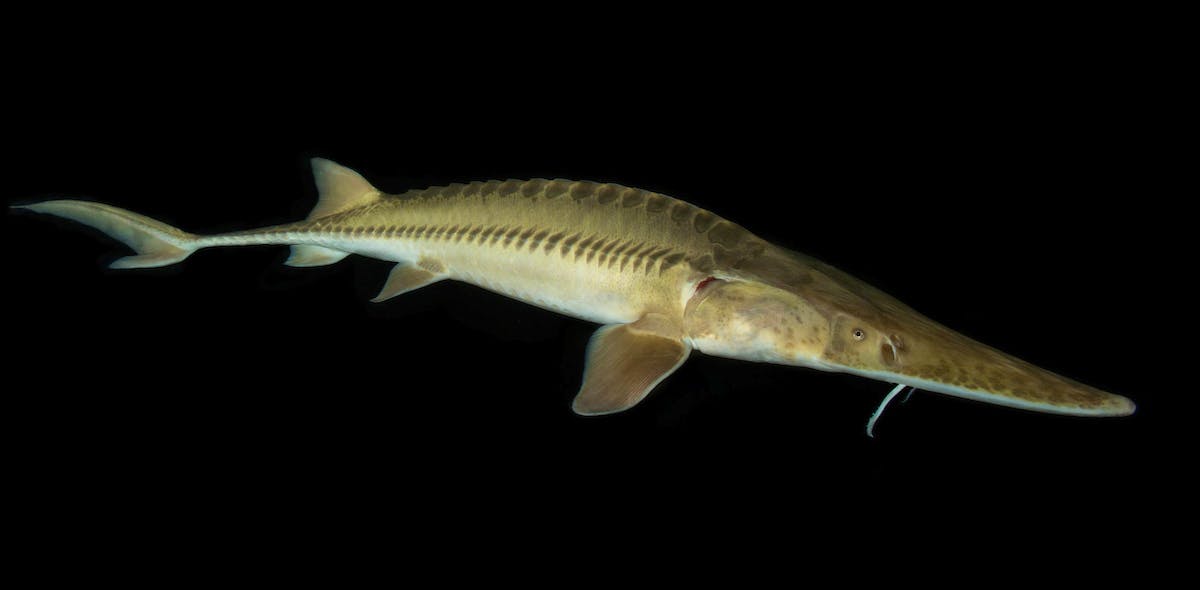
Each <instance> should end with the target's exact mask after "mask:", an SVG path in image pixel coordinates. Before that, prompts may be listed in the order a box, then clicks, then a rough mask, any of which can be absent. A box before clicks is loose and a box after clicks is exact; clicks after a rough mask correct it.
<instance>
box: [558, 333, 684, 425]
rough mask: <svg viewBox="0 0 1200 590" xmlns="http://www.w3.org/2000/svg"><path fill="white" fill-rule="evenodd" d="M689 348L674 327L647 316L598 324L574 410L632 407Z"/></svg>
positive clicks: (594, 411)
mask: <svg viewBox="0 0 1200 590" xmlns="http://www.w3.org/2000/svg"><path fill="white" fill-rule="evenodd" d="M691 351H692V348H691V346H689V345H688V344H687V343H686V342H684V341H683V339H682V338H681V337H680V335H679V334H678V331H677V330H675V329H673V327H672V326H670V325H669V324H666V323H664V322H662V321H659V320H658V319H656V318H652V317H649V316H648V317H646V318H643V319H641V320H639V321H637V322H634V323H632V324H620V325H613V326H605V327H603V328H600V330H598V331H597V332H596V333H595V334H593V335H592V339H591V341H590V342H589V343H588V349H587V368H585V369H584V371H583V386H582V387H581V388H580V389H579V394H578V395H576V396H575V403H574V404H573V405H572V409H574V410H575V413H577V414H583V415H585V416H593V415H598V414H612V413H615V412H620V411H623V410H627V409H629V408H632V407H633V406H635V405H637V403H638V402H640V401H642V398H645V397H646V395H647V394H649V393H650V391H651V390H652V389H654V386H656V385H658V384H659V382H661V381H662V380H663V379H666V378H667V376H668V375H670V374H671V373H673V372H675V369H677V368H679V365H682V364H683V361H685V360H687V357H688V354H689V353H691Z"/></svg>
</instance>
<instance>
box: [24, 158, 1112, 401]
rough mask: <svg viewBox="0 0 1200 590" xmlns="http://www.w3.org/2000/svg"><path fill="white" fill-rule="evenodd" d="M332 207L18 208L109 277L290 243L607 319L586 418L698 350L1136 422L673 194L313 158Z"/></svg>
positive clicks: (635, 395)
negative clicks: (64, 230)
mask: <svg viewBox="0 0 1200 590" xmlns="http://www.w3.org/2000/svg"><path fill="white" fill-rule="evenodd" d="M313 171H314V176H315V179H316V182H317V186H318V192H319V194H320V200H319V202H318V204H317V206H316V208H315V209H314V210H313V212H312V213H311V214H310V215H309V217H308V218H307V219H305V220H303V221H300V222H296V223H291V224H284V225H279V226H273V227H267V228H260V229H253V230H246V231H238V232H230V233H225V234H217V235H209V236H200V235H195V234H191V233H187V232H184V231H182V230H179V229H177V228H174V227H171V226H169V225H166V224H163V223H161V222H158V221H155V220H153V219H150V218H148V217H144V216H142V215H139V214H136V213H133V212H129V211H125V210H123V209H119V208H116V207H112V206H109V205H104V204H100V203H92V202H86V201H73V200H59V201H47V202H43V203H35V204H32V205H26V206H24V207H23V208H26V209H31V210H33V211H37V212H41V213H48V214H54V215H58V216H61V217H66V218H69V219H73V220H76V221H79V222H81V223H84V224H87V225H91V226H93V227H96V228H98V229H100V230H102V231H104V232H106V233H108V234H109V235H111V236H112V237H114V238H116V239H118V240H121V241H123V242H125V243H126V244H127V245H129V246H130V247H132V248H133V249H134V250H135V251H136V252H137V254H136V255H134V256H129V257H126V258H122V259H119V260H117V261H116V262H114V263H113V267H114V268H147V267H156V266H165V265H169V264H174V263H176V262H179V261H181V260H183V259H184V258H186V257H187V256H189V255H190V254H192V253H193V252H195V251H197V250H199V249H202V248H208V247H218V246H245V245H268V244H284V245H289V246H291V247H292V255H291V257H290V258H289V259H288V261H287V264H289V265H292V266H321V265H326V264H333V263H336V262H338V261H339V260H341V259H342V258H345V257H346V256H348V255H349V254H359V255H363V256H369V257H372V258H378V259H381V260H386V261H391V262H394V263H396V266H395V267H394V268H393V270H392V271H391V273H390V274H389V276H388V279H387V281H386V283H385V285H384V287H383V289H382V290H381V292H380V294H379V296H377V297H376V298H375V299H374V300H373V301H376V302H381V301H384V300H387V299H390V298H391V297H395V296H397V295H400V294H402V293H405V292H407V291H411V290H413V289H417V288H420V287H422V286H425V285H428V284H431V283H433V282H437V281H440V280H445V279H451V280H458V281H463V282H467V283H471V284H474V285H478V286H480V287H483V288H486V289H489V290H492V291H495V292H497V293H499V294H502V295H505V296H508V297H512V298H515V299H518V300H521V301H524V302H527V303H530V304H533V305H536V306H539V307H542V308H545V309H549V310H552V311H555V312H558V313H562V314H565V315H570V316H573V317H577V318H581V319H584V320H588V321H592V322H596V323H599V324H603V325H604V327H602V328H601V329H600V330H599V331H597V332H596V334H595V335H594V336H593V338H592V340H591V342H590V343H589V345H588V351H587V356H588V364H587V368H586V369H585V373H584V378H583V383H582V386H581V388H580V392H579V393H578V395H577V396H576V398H575V401H574V404H573V408H574V409H575V411H576V412H578V413H581V414H607V413H612V412H618V411H621V410H625V409H628V408H629V407H632V406H633V405H635V404H637V403H638V401H640V400H641V399H643V398H644V397H645V396H646V395H648V394H649V393H650V391H652V390H653V389H654V387H655V386H656V385H657V384H658V383H659V382H661V381H662V380H663V379H665V378H666V377H667V376H669V375H670V374H671V373H672V372H673V371H674V370H675V369H676V368H678V367H679V366H680V365H681V364H682V363H683V362H684V361H685V360H686V359H687V357H688V356H689V355H690V353H691V352H692V350H699V351H701V352H705V353H708V354H713V355H718V356H725V357H730V358H738V359H743V360H749V361H761V362H772V363H779V364H787V365H798V366H806V367H812V368H816V369H821V370H828V371H842V372H849V373H853V374H857V375H862V376H865V377H869V378H873V379H879V380H883V381H889V382H892V383H899V384H901V385H908V386H911V387H915V388H919V389H924V390H929V391H935V392H940V393H945V394H949V395H955V396H958V397H965V398H969V399H975V400H979V401H984V402H989V403H995V404H1000V405H1006V406H1012V407H1018V408H1024V409H1029V410H1035V411H1042V412H1052V413H1062V414H1074V415H1086V416H1115V415H1126V414H1129V413H1132V412H1133V410H1134V405H1133V403H1132V402H1131V401H1130V400H1129V399H1127V398H1124V397H1122V396H1118V395H1115V394H1111V393H1107V392H1103V391H1100V390H1097V389H1094V388H1091V387H1088V386H1086V385H1082V384H1080V383H1077V382H1074V381H1072V380H1070V379H1067V378H1064V377H1061V376H1058V375H1055V374H1053V373H1050V372H1048V371H1044V370H1042V369H1039V368H1037V367H1034V366H1033V365H1030V364H1028V363H1025V362H1023V361H1020V360H1019V359H1016V358H1014V357H1011V356H1009V355H1006V354H1004V353H1001V352H999V351H996V350H994V349H992V348H989V347H987V346H985V345H982V344H980V343H977V342H974V341H972V340H970V339H968V338H966V337H964V336H962V335H960V334H957V333H955V332H953V331H952V330H949V329H948V328H945V327H944V326H941V325H939V324H937V323H936V322H933V321H932V320H929V319H928V318H926V317H925V316H923V315H921V314H919V313H917V312H916V311H914V310H912V309H911V308H909V307H907V306H905V305H904V304H902V303H900V302H899V301H896V300H895V299H893V298H892V297H890V296H888V295H886V294H884V293H883V292H881V291H879V290H877V289H875V288H873V287H871V286H869V285H867V284H865V283H863V282H861V281H858V280H857V279H854V278H853V277H851V276H850V275H848V274H846V273H843V272H841V271H839V270H837V269H835V268H833V267H831V266H829V265H826V264H824V263H822V262H820V261H817V260H815V259H812V258H810V257H807V256H805V255H802V254H799V253H796V252H792V251H789V250H786V249H784V248H781V247H779V246H776V245H774V244H771V243H769V242H767V241H765V240H763V239H761V238H759V237H757V236H755V235H754V234H752V233H751V232H749V231H747V230H746V229H744V228H742V227H741V226H739V225H737V224H736V223H733V222H732V221H729V220H726V219H722V218H721V217H719V216H717V215H715V214H713V213H711V212H709V211H706V210H704V209H701V208H699V207H696V206H693V205H691V204H689V203H686V202H684V201H681V200H678V199H674V198H671V197H669V196H666V195H662V194H658V193H654V192H649V191H644V190H640V189H635V188H628V187H624V186H620V185H616V184H603V183H594V182H586V181H569V180H545V179H534V180H528V181H521V180H507V181H494V180H493V181H487V182H471V183H466V184H451V185H448V186H444V187H431V188H428V189H422V190H414V191H409V192H407V193H403V194H399V195H388V194H385V193H383V192H381V191H379V190H378V189H376V188H375V187H374V186H372V185H371V184H370V183H369V182H367V181H366V180H365V179H364V178H363V177H362V176H360V175H359V174H357V173H356V172H354V171H352V170H350V169H348V168H345V167H342V166H339V165H337V164H335V163H333V162H330V161H328V160H323V159H314V160H313Z"/></svg>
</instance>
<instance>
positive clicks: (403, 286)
mask: <svg viewBox="0 0 1200 590" xmlns="http://www.w3.org/2000/svg"><path fill="white" fill-rule="evenodd" d="M431 268H432V269H434V270H430V269H431ZM435 271H438V272H435ZM444 278H446V275H445V272H444V269H443V267H442V265H441V264H440V263H437V262H431V261H427V260H421V261H420V262H419V263H417V264H411V263H408V262H400V263H397V264H396V266H395V267H393V268H392V272H391V273H389V274H388V278H387V282H386V283H384V284H383V290H381V291H380V292H379V295H376V296H375V298H374V299H372V300H371V302H372V303H379V302H381V301H387V300H388V299H391V298H392V297H395V296H397V295H402V294H404V293H407V292H409V291H412V290H414V289H420V288H421V287H424V286H425V285H428V284H431V283H436V282H438V281H440V280H442V279H444Z"/></svg>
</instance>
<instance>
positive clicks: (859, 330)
mask: <svg viewBox="0 0 1200 590" xmlns="http://www.w3.org/2000/svg"><path fill="white" fill-rule="evenodd" d="M851 335H853V336H854V339H855V340H862V339H864V338H866V337H867V333H866V332H863V330H862V328H855V329H854V331H853V332H851Z"/></svg>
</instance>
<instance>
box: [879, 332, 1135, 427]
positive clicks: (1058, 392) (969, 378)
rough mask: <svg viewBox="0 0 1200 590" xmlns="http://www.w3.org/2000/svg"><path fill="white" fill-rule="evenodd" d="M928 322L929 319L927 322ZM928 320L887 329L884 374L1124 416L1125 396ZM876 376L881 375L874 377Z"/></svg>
mask: <svg viewBox="0 0 1200 590" xmlns="http://www.w3.org/2000/svg"><path fill="white" fill-rule="evenodd" d="M930 324H932V322H931V323H930ZM930 324H926V325H923V326H920V328H919V329H917V330H914V331H912V336H911V337H908V338H904V337H901V336H899V335H891V336H890V337H889V338H888V339H887V340H886V343H885V346H887V350H884V351H882V352H881V355H883V356H884V357H885V358H886V357H888V356H893V357H894V360H893V359H888V360H891V361H892V362H891V363H888V364H891V365H892V367H894V375H893V376H892V377H888V378H887V379H889V380H893V381H896V382H899V383H906V384H908V385H912V386H914V387H916V388H918V389H924V390H927V391H933V392H937V393H944V394H947V395H953V396H957V397H963V398H968V399H974V400H979V401H984V402H988V403H993V404H1000V405H1006V406H1011V407H1015V408H1023V409H1027V410H1034V411H1038V412H1050V413H1055V414H1068V415H1075V416H1127V415H1129V414H1132V413H1133V412H1134V409H1135V406H1134V403H1133V401H1132V400H1130V399H1129V398H1126V397H1123V396H1120V395H1116V394H1112V393H1108V392H1105V391H1101V390H1099V389H1096V388H1094V387H1090V386H1088V385H1084V384H1082V383H1079V382H1077V381H1073V380H1071V379H1068V378H1066V377H1063V376H1061V375H1057V374H1055V373H1052V372H1050V371H1047V370H1045V369H1042V368H1039V367H1036V366H1034V365H1032V364H1030V363H1027V362H1025V361H1022V360H1020V359H1018V358H1015V357H1013V356H1010V355H1008V354H1005V353H1003V352H1000V351H998V350H996V349H994V348H991V347H989V346H986V345H984V344H981V343H979V342H976V341H974V340H971V339H970V338H967V337H966V336H963V335H961V334H958V333H957V332H954V331H952V330H949V329H947V328H945V327H943V326H939V325H936V324H933V325H930ZM877 378H879V377H877Z"/></svg>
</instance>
